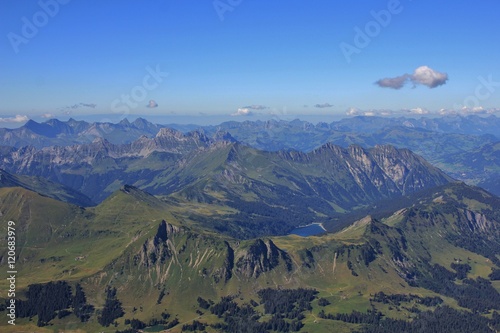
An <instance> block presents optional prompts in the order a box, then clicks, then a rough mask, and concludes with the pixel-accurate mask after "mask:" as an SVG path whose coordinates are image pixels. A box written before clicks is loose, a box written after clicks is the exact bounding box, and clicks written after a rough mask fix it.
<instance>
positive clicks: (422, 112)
mask: <svg viewBox="0 0 500 333" xmlns="http://www.w3.org/2000/svg"><path fill="white" fill-rule="evenodd" d="M410 113H413V114H429V113H430V112H429V110H427V109H423V108H414V109H410Z"/></svg>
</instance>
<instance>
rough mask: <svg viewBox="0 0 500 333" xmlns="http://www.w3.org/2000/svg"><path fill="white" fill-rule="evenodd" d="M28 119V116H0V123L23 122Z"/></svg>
mask: <svg viewBox="0 0 500 333" xmlns="http://www.w3.org/2000/svg"><path fill="white" fill-rule="evenodd" d="M28 120H30V119H29V118H28V116H21V115H19V114H18V115H16V116H15V117H7V118H0V123H24V122H27V121H28Z"/></svg>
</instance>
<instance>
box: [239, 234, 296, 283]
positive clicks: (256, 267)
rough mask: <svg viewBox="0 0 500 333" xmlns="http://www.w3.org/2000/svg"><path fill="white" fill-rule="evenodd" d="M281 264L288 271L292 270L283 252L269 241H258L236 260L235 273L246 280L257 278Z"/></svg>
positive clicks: (288, 259)
mask: <svg viewBox="0 0 500 333" xmlns="http://www.w3.org/2000/svg"><path fill="white" fill-rule="evenodd" d="M281 264H283V265H284V267H286V269H287V270H288V271H291V270H292V260H291V258H290V256H289V255H288V254H287V253H286V252H285V251H283V250H281V249H279V248H278V247H277V246H276V245H275V244H274V243H273V241H272V240H270V239H269V240H267V241H266V242H264V241H263V240H261V239H258V240H256V241H255V243H253V244H252V245H251V246H250V247H249V248H248V250H247V251H246V253H244V254H243V256H241V257H240V258H239V259H238V260H237V262H236V271H237V272H238V273H239V274H241V275H243V276H245V277H247V278H251V277H254V278H257V277H259V275H261V274H262V273H265V272H269V271H272V270H273V269H275V268H277V267H278V266H279V265H281Z"/></svg>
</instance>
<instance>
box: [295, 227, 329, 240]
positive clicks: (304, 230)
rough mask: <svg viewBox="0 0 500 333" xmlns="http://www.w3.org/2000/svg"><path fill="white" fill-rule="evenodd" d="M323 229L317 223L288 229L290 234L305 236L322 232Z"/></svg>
mask: <svg viewBox="0 0 500 333" xmlns="http://www.w3.org/2000/svg"><path fill="white" fill-rule="evenodd" d="M324 232H325V230H324V229H323V228H322V227H321V226H320V225H319V224H309V225H306V226H305V227H300V228H296V229H293V230H292V231H290V234H294V235H298V236H302V237H307V236H314V235H319V234H322V233H324Z"/></svg>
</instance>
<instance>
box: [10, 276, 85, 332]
mask: <svg viewBox="0 0 500 333" xmlns="http://www.w3.org/2000/svg"><path fill="white" fill-rule="evenodd" d="M25 296H26V300H16V305H17V309H16V310H17V316H18V317H19V318H26V317H30V318H31V317H34V316H38V321H37V325H38V326H45V325H48V324H49V322H50V321H51V320H52V319H54V318H55V317H56V316H57V317H58V318H59V319H61V318H64V317H66V316H68V315H69V314H70V313H71V312H70V311H69V309H70V308H71V307H72V308H73V313H74V314H75V315H76V316H77V317H78V318H80V320H82V322H83V321H85V320H88V318H90V316H91V315H92V313H93V312H94V307H93V306H92V305H90V304H87V300H86V297H85V293H84V291H83V289H82V288H81V286H80V285H79V284H78V285H77V286H76V293H75V296H73V294H72V290H71V286H70V285H69V284H68V283H67V282H66V281H57V282H49V283H47V284H32V285H29V286H28V290H27V291H26V293H25Z"/></svg>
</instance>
